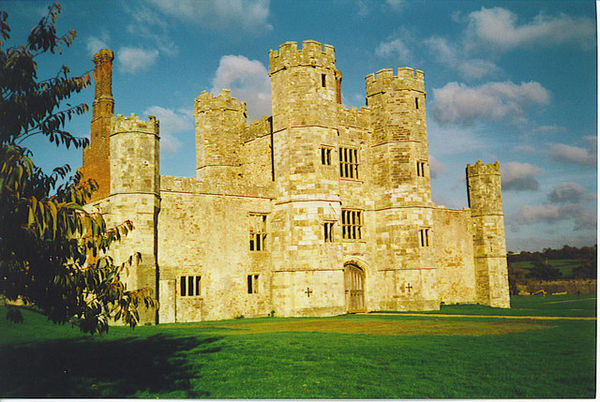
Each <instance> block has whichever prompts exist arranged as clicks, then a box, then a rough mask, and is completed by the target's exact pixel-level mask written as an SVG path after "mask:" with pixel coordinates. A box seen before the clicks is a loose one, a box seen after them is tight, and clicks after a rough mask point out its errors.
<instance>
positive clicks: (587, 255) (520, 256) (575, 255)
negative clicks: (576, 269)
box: [508, 244, 598, 263]
mask: <svg viewBox="0 0 600 402" xmlns="http://www.w3.org/2000/svg"><path fill="white" fill-rule="evenodd" d="M597 253H598V245H597V244H595V245H594V246H592V247H589V246H584V247H581V248H577V247H571V246H567V245H564V246H562V248H560V249H553V248H545V249H544V250H543V251H521V252H520V253H513V252H512V251H509V252H508V262H509V263H511V262H518V261H536V260H546V259H548V260H573V259H574V260H585V259H596V255H597Z"/></svg>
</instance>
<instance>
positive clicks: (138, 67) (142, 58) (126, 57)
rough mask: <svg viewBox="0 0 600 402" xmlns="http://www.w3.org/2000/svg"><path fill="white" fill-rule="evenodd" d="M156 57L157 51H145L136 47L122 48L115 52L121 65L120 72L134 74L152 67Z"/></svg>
mask: <svg viewBox="0 0 600 402" xmlns="http://www.w3.org/2000/svg"><path fill="white" fill-rule="evenodd" d="M157 57H158V50H156V49H153V50H145V49H141V48H136V47H122V48H120V49H119V51H118V52H117V61H118V62H119V63H120V64H121V71H123V72H125V73H135V72H138V71H142V70H146V69H148V68H149V67H150V66H152V65H153V64H154V63H155V62H156V59H157Z"/></svg>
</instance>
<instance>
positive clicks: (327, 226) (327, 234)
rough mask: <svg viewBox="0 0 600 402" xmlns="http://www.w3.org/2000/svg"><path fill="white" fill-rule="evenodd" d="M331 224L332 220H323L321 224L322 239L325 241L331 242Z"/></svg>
mask: <svg viewBox="0 0 600 402" xmlns="http://www.w3.org/2000/svg"><path fill="white" fill-rule="evenodd" d="M333 224H334V222H325V223H324V224H323V239H324V240H325V243H332V242H333Z"/></svg>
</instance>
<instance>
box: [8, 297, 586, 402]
mask: <svg viewBox="0 0 600 402" xmlns="http://www.w3.org/2000/svg"><path fill="white" fill-rule="evenodd" d="M590 297H591V296H587V297H584V296H579V297H577V296H548V297H545V298H542V297H539V298H538V297H529V298H526V297H516V298H513V299H512V304H513V306H514V308H513V309H512V310H503V309H491V308H486V307H483V306H444V308H443V309H442V311H443V312H446V313H447V314H453V313H455V314H473V317H468V318H456V317H451V316H448V317H409V316H396V315H394V316H392V315H387V316H386V315H347V316H340V317H332V318H320V319H314V318H300V319H293V318H261V319H244V320H231V321H219V322H207V323H191V324H165V325H159V326H151V327H138V328H136V329H135V330H133V331H132V330H130V329H129V328H123V327H113V328H111V329H110V332H109V334H108V335H106V336H102V337H89V336H84V335H82V334H81V333H80V332H79V331H78V330H77V329H76V328H70V327H69V326H57V325H53V324H51V323H49V322H48V321H47V320H46V319H45V318H44V317H42V316H40V315H38V314H35V313H33V312H30V311H25V312H24V313H25V320H26V321H25V323H23V324H13V323H8V322H6V320H5V317H4V316H5V314H4V310H1V309H0V362H2V363H0V397H15V396H17V397H46V396H50V397H142V398H154V397H160V398H261V399H268V398H295V399H297V398H396V399H404V398H420V399H422V398H515V397H517V398H551V397H555V398H558V397H561V398H565V397H567V398H578V397H584V398H590V397H594V395H595V355H596V349H595V347H596V343H595V335H596V334H595V329H596V323H595V322H594V321H578V320H576V321H566V320H552V321H543V322H542V321H533V320H526V319H521V318H518V317H515V318H514V319H492V318H478V317H476V314H485V315H491V314H490V313H489V311H490V310H491V311H494V315H499V314H500V313H504V314H516V313H519V314H520V315H552V316H554V315H567V314H570V315H571V316H573V315H575V316H590V315H594V314H595V300H589V299H590ZM478 311H481V312H479V313H478ZM521 313H522V314H521Z"/></svg>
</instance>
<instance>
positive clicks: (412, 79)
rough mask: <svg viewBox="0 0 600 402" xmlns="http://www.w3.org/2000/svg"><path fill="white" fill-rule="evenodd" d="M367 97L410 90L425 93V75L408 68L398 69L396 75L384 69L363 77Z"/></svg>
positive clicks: (389, 69) (392, 71) (391, 70)
mask: <svg viewBox="0 0 600 402" xmlns="http://www.w3.org/2000/svg"><path fill="white" fill-rule="evenodd" d="M365 82H366V86H367V96H372V95H375V94H377V93H381V92H386V91H389V90H404V89H410V90H414V91H421V92H425V74H424V73H423V71H421V70H415V69H412V68H410V67H400V68H398V73H397V75H394V70H393V69H391V68H385V69H382V70H379V71H377V72H376V73H374V74H369V75H367V76H366V77H365Z"/></svg>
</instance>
